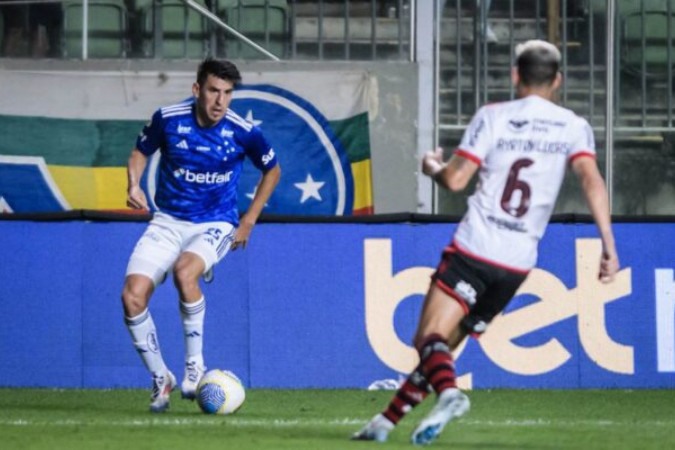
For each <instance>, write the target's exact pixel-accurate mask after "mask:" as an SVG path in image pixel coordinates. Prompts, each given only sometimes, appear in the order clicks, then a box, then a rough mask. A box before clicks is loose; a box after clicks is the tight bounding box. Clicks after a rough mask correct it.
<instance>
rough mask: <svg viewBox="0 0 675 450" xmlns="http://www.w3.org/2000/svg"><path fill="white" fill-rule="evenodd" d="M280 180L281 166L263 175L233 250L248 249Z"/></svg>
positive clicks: (237, 234)
mask: <svg viewBox="0 0 675 450" xmlns="http://www.w3.org/2000/svg"><path fill="white" fill-rule="evenodd" d="M280 178H281V167H279V164H277V165H276V166H274V167H272V168H271V169H269V170H268V171H266V172H264V173H263V176H262V178H261V179H260V183H258V187H257V188H256V190H255V195H254V196H253V200H252V201H251V206H249V208H248V210H247V211H246V213H245V214H244V215H243V216H241V219H240V220H239V228H237V232H236V233H235V235H234V242H233V243H232V250H236V249H237V248H238V247H242V248H246V243H247V242H248V238H249V236H250V235H251V231H252V230H253V226H254V225H255V224H256V222H257V221H258V217H260V214H261V213H262V210H263V208H264V207H265V203H267V200H269V198H270V196H271V195H272V192H274V188H275V187H276V186H277V184H278V183H279V179H280Z"/></svg>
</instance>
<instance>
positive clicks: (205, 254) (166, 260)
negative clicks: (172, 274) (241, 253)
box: [126, 212, 235, 285]
mask: <svg viewBox="0 0 675 450" xmlns="http://www.w3.org/2000/svg"><path fill="white" fill-rule="evenodd" d="M234 232H235V228H234V227H233V226H232V224H231V223H228V222H205V223H192V222H187V221H185V220H178V219H175V218H173V217H171V216H169V215H168V214H164V213H160V212H158V213H155V216H154V217H153V219H152V220H151V221H150V224H149V225H148V228H146V230H145V232H144V233H143V236H141V238H140V239H139V240H138V242H137V243H136V247H135V248H134V251H133V253H132V254H131V257H130V258H129V264H128V265H127V273H126V274H127V276H128V275H131V274H139V275H145V276H147V277H149V278H150V279H152V280H153V282H154V283H155V285H157V284H158V283H159V282H160V281H161V280H162V279H163V278H164V274H166V273H167V272H168V271H169V270H171V267H173V265H174V263H175V262H176V260H177V259H178V256H180V254H181V253H183V252H190V253H195V254H196V255H198V256H199V257H201V258H202V259H203V260H204V266H205V268H204V272H206V271H208V270H209V269H210V268H211V267H212V266H213V265H214V264H216V263H218V262H219V261H220V260H221V259H223V257H225V255H226V254H227V252H228V251H229V250H230V246H231V245H232V241H233V240H234Z"/></svg>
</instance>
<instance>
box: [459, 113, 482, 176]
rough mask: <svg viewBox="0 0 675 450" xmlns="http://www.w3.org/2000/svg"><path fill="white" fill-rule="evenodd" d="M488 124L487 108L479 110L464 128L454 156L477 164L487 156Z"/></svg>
mask: <svg viewBox="0 0 675 450" xmlns="http://www.w3.org/2000/svg"><path fill="white" fill-rule="evenodd" d="M490 129H491V127H490V123H489V115H488V114H487V108H486V107H482V108H480V109H479V110H478V111H477V112H476V114H475V115H474V116H473V118H472V119H471V122H470V123H469V126H468V127H466V130H465V131H464V135H463V136H462V140H461V141H460V143H459V146H458V147H457V150H455V154H458V155H460V156H463V157H465V158H468V159H470V160H472V161H474V162H475V163H477V164H479V165H480V164H481V162H482V161H483V160H484V159H485V157H486V156H487V153H488V151H489V150H490V142H491V137H490V133H491V131H490Z"/></svg>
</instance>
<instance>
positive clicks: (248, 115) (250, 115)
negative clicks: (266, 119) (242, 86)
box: [246, 109, 263, 127]
mask: <svg viewBox="0 0 675 450" xmlns="http://www.w3.org/2000/svg"><path fill="white" fill-rule="evenodd" d="M246 121H247V122H248V123H252V124H253V125H255V126H256V127H257V126H258V125H260V124H261V123H263V121H262V120H255V119H254V118H253V111H251V110H250V109H249V110H248V112H247V113H246Z"/></svg>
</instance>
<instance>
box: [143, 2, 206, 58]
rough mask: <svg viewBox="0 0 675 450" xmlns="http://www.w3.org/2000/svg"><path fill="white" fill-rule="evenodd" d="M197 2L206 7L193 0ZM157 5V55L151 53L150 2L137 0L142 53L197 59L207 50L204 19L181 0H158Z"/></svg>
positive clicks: (204, 54)
mask: <svg viewBox="0 0 675 450" xmlns="http://www.w3.org/2000/svg"><path fill="white" fill-rule="evenodd" d="M197 3H199V4H201V5H202V6H204V7H206V5H205V2H204V1H203V0H197ZM157 7H159V8H160V10H161V25H162V30H161V32H160V33H159V35H160V36H161V37H162V54H161V55H155V54H154V51H153V49H154V45H153V44H154V41H153V37H154V33H153V30H154V29H153V25H154V24H153V2H152V0H142V1H140V2H137V8H138V10H139V13H140V16H141V28H142V35H143V53H144V54H145V55H146V56H150V57H152V56H154V57H162V58H169V59H176V58H191V59H201V58H203V57H205V56H207V55H208V54H209V48H210V47H209V45H210V29H211V25H210V24H209V21H208V19H206V18H205V17H203V16H202V15H201V14H200V13H199V12H197V11H195V10H193V9H192V8H190V7H189V6H188V5H187V4H186V3H185V2H183V1H181V0H162V2H161V3H157Z"/></svg>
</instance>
